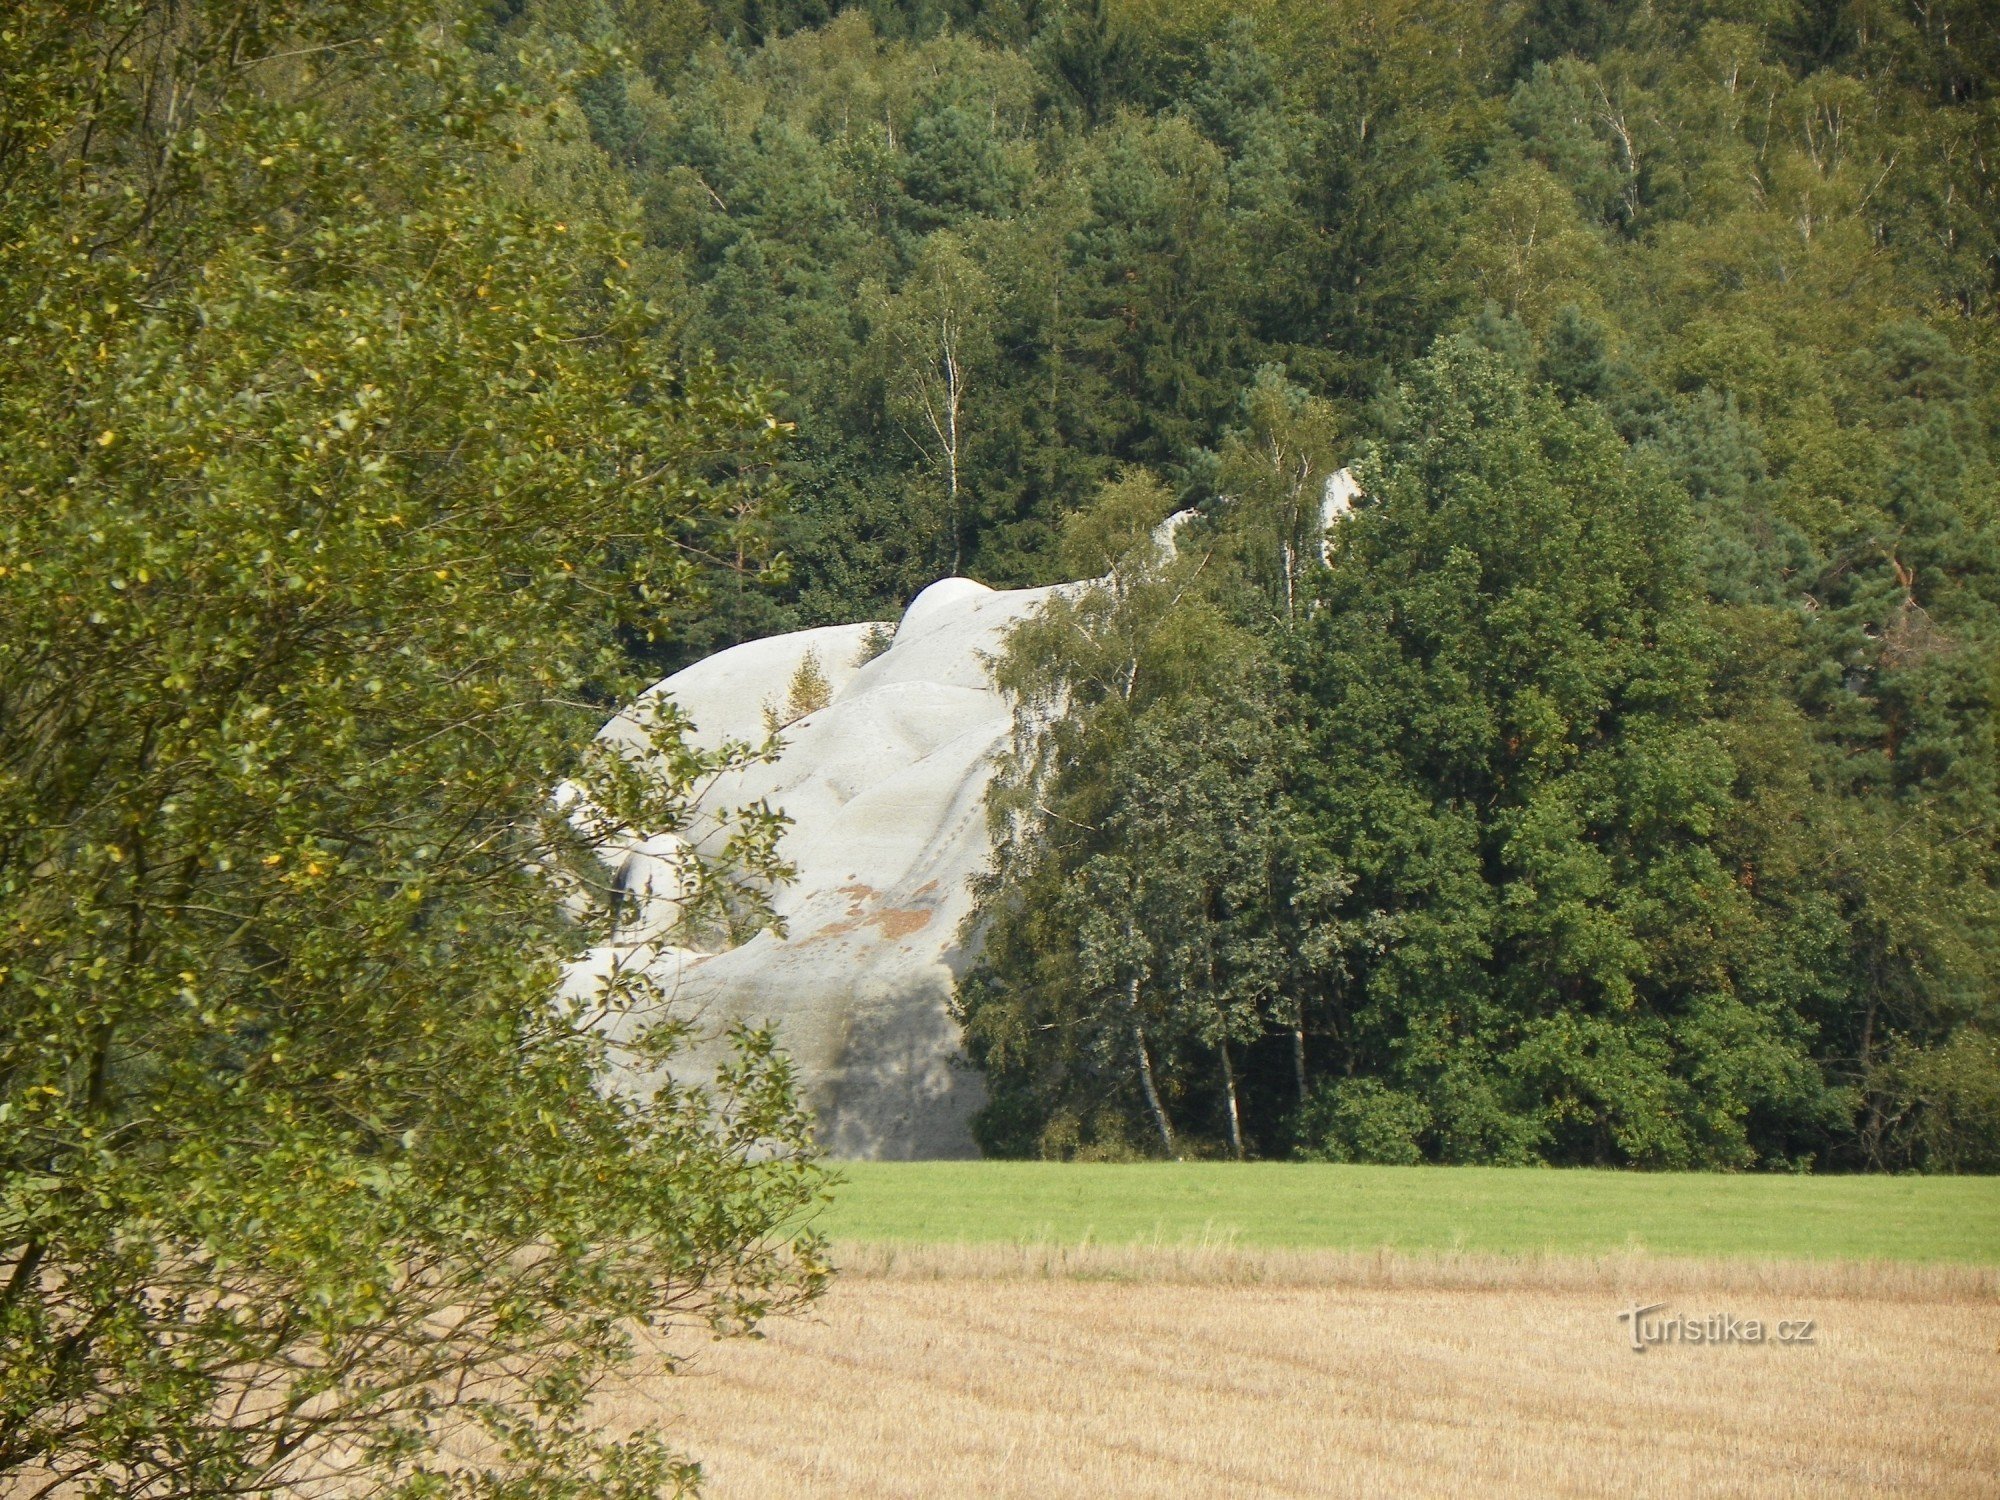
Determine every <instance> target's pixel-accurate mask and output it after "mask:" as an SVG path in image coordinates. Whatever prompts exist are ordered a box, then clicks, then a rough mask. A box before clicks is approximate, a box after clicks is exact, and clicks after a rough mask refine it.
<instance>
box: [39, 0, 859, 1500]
mask: <svg viewBox="0 0 2000 1500" xmlns="http://www.w3.org/2000/svg"><path fill="white" fill-rule="evenodd" d="M4 39H5V44H6V45H7V46H8V47H9V48H10V49H11V55H10V57H9V59H8V76H9V86H8V88H7V89H6V91H5V92H4V95H0V112H4V117H3V118H0V182H4V185H5V196H4V198H0V324H4V327H5V330H6V332H5V338H4V342H0V482H3V483H4V486H5V490H4V501H3V502H0V909H4V911H5V917H4V923H3V924H0V1153H4V1166H0V1183H4V1186H0V1328H4V1337H0V1350H4V1353H3V1354H0V1474H5V1475H6V1476H8V1480H9V1482H10V1483H14V1484H20V1485H26V1486H28V1487H29V1488H35V1487H39V1486H41V1485H44V1484H49V1483H54V1482H58V1481H60V1482H63V1483H67V1484H70V1485H73V1486H75V1487H76V1489H77V1492H78V1493H88V1494H103V1495H118V1494H130V1495H139V1494H146V1495H153V1494H222V1493H230V1494H236V1493H271V1492H274V1491H276V1490H280V1489H283V1488H284V1487H285V1486H287V1485H289V1484H292V1483H295V1482H297V1481H299V1479H300V1477H301V1476H302V1475H304V1474H306V1473H308V1472H312V1473H321V1474H323V1473H327V1472H330V1471H328V1470H327V1469H326V1468H325V1466H327V1465H333V1466H335V1468H336V1469H338V1470H339V1471H340V1472H342V1473H344V1474H345V1475H346V1480H345V1481H343V1482H351V1483H353V1484H355V1485H363V1486H366V1487H369V1488H371V1490H379V1491H380V1492H383V1493H396V1494H411V1495H414V1494H462V1495H468V1496H469V1495H497V1494H501V1493H505V1494H510V1495H549V1496H557V1495H576V1494H584V1493H588V1494H595V1495H618V1496H638V1495H651V1494H656V1493H660V1492H662V1491H665V1490H679V1489H681V1488H683V1487H685V1486H686V1485H687V1484H689V1483H691V1482H692V1480H693V1478H694V1470H693V1468H692V1467H691V1466H690V1465H688V1464H686V1463H684V1462H683V1461H681V1460H679V1459H677V1458H675V1457H674V1456H673V1455H672V1454H671V1452H670V1450H669V1449H667V1448H666V1447H664V1446H662V1445H661V1443H660V1442H659V1441H658V1439H657V1437H656V1436H654V1435H652V1434H648V1433H640V1434H638V1435H636V1436H634V1437H632V1438H630V1439H626V1438H623V1437H617V1436H606V1435H604V1434H602V1433H600V1432H598V1431H597V1430H596V1429H595V1428H594V1427H593V1426H592V1425H590V1424H589V1423H588V1422H587V1421H586V1420H585V1416H586V1409H587V1407H586V1403H587V1401H588V1398H589V1394H590V1392H591V1390H592V1388H593V1385H594V1383H595V1381H596V1380H597V1379H598V1378H599V1377H600V1376H601V1375H602V1374H603V1372H604V1371H605V1370H607V1369H608V1368H610V1367H611V1366H613V1365H614V1364H616V1363H617V1362H618V1361H619V1360H621V1359H623V1358H625V1357H627V1356H628V1355H629V1353H630V1349H631V1335H632V1330H633V1328H634V1327H635V1326H638V1325H652V1326H654V1327H657V1328H663V1329H664V1328H669V1327H673V1326H677V1325H685V1324H687V1323H689V1322H695V1323H706V1324H712V1325H713V1326H714V1327H716V1328H718V1329H722V1330H730V1329H739V1328H743V1327H747V1326H748V1325H750V1324H751V1323H754V1322H755V1321H756V1320H757V1319H758V1318H759V1317H761V1316H763V1315H764V1314H765V1313H767V1312H769V1311H773V1310H776V1309H779V1308H782V1307H784V1306H787V1305H790V1304H792V1303H793V1302H795V1301H796V1300H798V1299H799V1298H801V1297H803V1296H806V1295H809V1294H810V1293H811V1292H812V1290H813V1289H814V1288H815V1287H816V1286H817V1285H818V1283H819V1280H820V1278H821V1277H822V1275H823V1269H822V1267H821V1265H820V1262H819V1260H818V1256H817V1250H816V1242H815V1241H814V1239H813V1238H812V1237H811V1236H810V1235H809V1234H804V1233H802V1232H801V1230H800V1229H799V1227H798V1226H799V1224H800V1214H801V1211H802V1210H804V1209H805V1208H806V1207H807V1206H808V1205H810V1204H811V1203H812V1202H813V1201H814V1198H815V1195H816V1192H817V1188H816V1183H817V1177H816V1174H815V1169H814V1168H813V1166H812V1164H811V1153H810V1150H809V1147H808V1144H807V1142H808V1137H807V1126H806V1122H805V1119H804V1117H803V1116H802V1114H801V1112H800V1110H799V1107H798V1106H797V1104H796V1102H795V1100H794V1097H793V1093H792V1088H791V1081H790V1072H789V1065H788V1064H787V1063H786V1062H785V1061H784V1059H783V1058H782V1057H780V1056H779V1055H777V1054H776V1053H774V1052H773V1051H772V1049H771V1046H770V1043H769V1040H768V1039H767V1038H762V1037H758V1036H755V1035H748V1034H746V1035H744V1036H742V1037H740V1038H738V1045H737V1060H736V1062H735V1063H734V1064H733V1065H732V1066H731V1067H730V1068H729V1069H728V1070H726V1072H725V1073H724V1075H723V1077H722V1078H721V1079H720V1080H719V1081H718V1082H717V1084H716V1086H715V1088H714V1089H713V1090H712V1091H710V1090H703V1089H695V1088H691V1087H685V1086H682V1085H679V1084H671V1083H670V1084H667V1085H665V1086H664V1087H662V1088H661V1089H660V1091H659V1092H658V1093H657V1094H654V1095H652V1096H650V1097H647V1098H640V1097H637V1096H634V1095H631V1094H627V1093H624V1092H615V1091H607V1090H606V1089H604V1088H603V1087H602V1080H603V1076H604V1073H605V1070H606V1069H607V1068H608V1067H609V1066H611V1065H612V1064H613V1063H614V1062H615V1061H623V1062H625V1063H627V1064H629V1065H632V1066H638V1067H645V1068H649V1069H650V1068H654V1067H657V1066H659V1065H660V1064H661V1063H663V1062H664V1061H665V1060H666V1059H667V1058H668V1057H670V1056H671V1055H672V1054H673V1053H674V1052H675V1051H676V1050H677V1049H678V1048H679V1047H680V1046H681V1045H682V1043H683V1041H684V1040H685V1030H684V1027H683V1026H682V1025H681V1024H680V1023H678V1022H675V1021H673V1020H672V1019H670V1014H671V1013H670V1012H668V1011H665V1010H664V1009H662V1007H661V1002H662V1000H663V998H664V997H662V996H659V995H657V994H655V993H652V992H651V990H650V988H649V986H647V985H646V984H645V983H644V982H643V981H642V980H641V979H640V978H639V977H638V976H635V975H629V974H627V975H614V976H612V977H611V978H609V979H608V980H607V981H606V982H605V983H604V984H603V985H602V987H601V988H599V989H597V990H595V991H592V990H590V989H588V988H587V987H586V988H583V989H580V990H579V989H572V990H569V991H565V992H563V997H562V998H561V999H560V1000H559V1001H558V1000H557V998H556V996H557V987H558V980H559V978H560V966H561V964H562V962H563V961H564V960H565V959H567V958H569V957H571V956H573V955H574V954H576V953H577V952H578V951H579V950H580V949H581V948H582V947H583V946H584V945H586V944H587V943H588V942H589V941H591V938H592V934H594V933H600V932H602V931H603V930H604V925H605V923H606V922H607V921H608V920H609V914H608V913H606V912H604V911H602V910H600V909H593V908H591V907H590V906H589V905H588V903H586V902H583V897H582V892H581V891H577V892H573V893H571V894H572V897H573V904H576V903H582V904H577V905H576V909H575V910H574V911H573V912H566V911H565V908H564V901H563V897H564V893H565V887H564V883H563V881H562V880H561V879H560V878H559V877H558V875H557V872H558V871H559V870H560V869H561V868H562V867H564V865H565V864H569V863H575V862H577V861H579V860H582V859H584V858H585V857H586V856H587V852H588V847H589V845H590V844H591V843H592V842H593V841H594V840H596V839H599V838H602V837H604V836H606V835H607V834H608V833H610V832H612V831H614V830H615V829H616V828H617V827H619V826H621V825H625V824H629V823H633V822H638V823H642V824H643V825H644V826H645V827H647V828H664V827H673V826H677V824H678V823H680V822H681V821H682V820H683V819H684V818H685V817H686V815H687V813H688V811H689V808H690V805H691V800H692V798H693V796H694V795H695V794H696V788H697V786H698V784H699V783H700V782H701V781H702V780H703V779H704V778H705V777H706V776H708V775H709V774H711V773H712V772H713V770H714V769H716V768H717V767H718V766H720V765H722V764H724V763H727V762H729V761H731V760H737V759H740V758H741V757H742V756H743V755H744V754H746V753H747V752H746V751H745V750H744V749H742V748H741V747H734V748H730V749H725V750H724V751H721V752H719V753H717V754H714V755H706V754H698V753H696V752H694V751H692V750H690V749H688V748H687V747H685V746H684V745H683V744H682V743H681V741H680V737H679V736H680V729H681V728H682V727H684V726H682V725H681V724H680V722H679V721H678V720H676V719H674V718H673V717H672V716H667V718H666V719H665V720H664V721H663V727H662V730H661V732H660V734H659V735H658V737H657V742H656V743H655V745H654V746H653V751H654V759H655V761H656V763H657V766H658V767H659V769H660V770H661V771H662V773H663V775H662V778H661V780H660V781H659V782H658V783H652V782H649V781H648V780H647V779H646V778H645V777H642V776H640V775H639V774H637V769H636V767H635V766H633V765H631V764H628V763H625V762H623V761H621V760H619V759H618V758H617V757H615V756H609V755H605V754H601V753H595V754H593V753H580V751H579V747H581V746H585V745H587V744H588V743H589V739H590V733H591V730H592V729H593V727H594V721H595V720H596V719H597V718H598V717H599V716H600V715H601V709H600V708H598V707H596V706H594V705H599V704H602V703H604V702H607V701H609V700H610V699H611V698H612V697H613V696H614V695H617V694H621V693H624V692H627V691H629V690H630V689H631V687H632V686H633V684H632V683H631V681H630V673H629V669H628V666H627V660H626V657H625V654H624V653H623V651H622V650H621V649H620V646H619V641H618V634H617V633H618V631H619V630H621V629H623V630H625V631H627V632H631V633H635V634H643V633H645V632H647V631H656V630H658V629H660V628H661V627H662V625H663V624H664V623H665V621H666V620H667V619H669V618H670V617H671V616H672V615H674V614H675V613H677V612H680V611H684V610H686V609H687V608H688V607H689V605H690V604H692V603H693V602H694V601H695V600H697V599H698V597H699V592H700V589H701V587H702V584H703V574H704V572H705V571H706V566H707V565H706V564H705V563H704V562H703V561H702V559H705V558H707V557H710V556H713V555H715V554H717V553H718V552H721V551H724V550H726V547H727V541H726V538H727V537H728V536H729V535H730V532H731V528H732V527H733V526H734V525H735V524H736V523H737V521H738V519H739V517H740V515H741V513H742V511H743V510H744V509H745V508H746V507H748V506H753V505H755V504H757V503H759V496H760V492H761V487H762V484H763V478H762V476H763V475H764V474H765V473H766V472H767V470H768V465H769V463H770V461H771V459H772V457H773V456H774V453H775V450H776V447H777V444H778V440H779V439H780V437H781V436H782V430H781V428H780V426H779V424H778V423H777V422H776V419H775V418H774V417H772V416H771V415H769V413H768V411H767V408H766V404H765V402H764V401H763V399H762V397H761V396H760V395H759V394H758V393H757V392H756V391H754V390H750V389H746V388H744V387H743V386H741V385H740V384H738V383H737V382H735V381H734V380H732V379H729V378H726V377H724V376H723V375H721V374H720V373H718V372H717V371H715V370H714V369H712V368H708V367H703V366H700V365H687V364H684V363H681V362H678V361H674V360H670V359H668V358H666V357H664V355H663V353H662V351H661V349H660V347H659V344H658V342H657V340H656V338H655V337H654V336H653V335H654V330H655V328H656V326H657V313H656V312H655V310H653V309H652V308H650V307H649V306H648V305H647V303H646V300H645V298H644V296H643V293H642V291H641V289H640V288H639V286H637V285H636V284H635V277H634V276H633V275H630V274H628V265H627V262H628V260H629V259H630V258H631V256H632V254H633V244H632V240H631V239H630V237H629V236H628V235H627V234H625V233H624V232H623V230H622V228H621V226H620V225H619V224H617V223H616V222H613V221H607V220H605V219H603V218H601V217H598V216H596V215H595V214H593V213H592V212H591V210H590V209H589V208H588V206H587V205H582V204H575V205H569V206H566V207H564V208H563V209H562V210H560V211H557V210H555V209H553V208H552V207H551V206H550V205H549V203H548V202H547V200H546V199H545V198H544V197H542V196H541V195H540V193H539V192H538V190H537V188H536V187H535V184H534V176H535V171H536V170H537V169H538V168H539V167H540V166H543V165H556V166H559V165H560V164H561V162H562V161H563V160H564V159H565V152H566V151H568V150H569V148H568V147H567V146H566V144H565V132H566V129H567V127H566V126H565V125H564V123H563V122H564V120H565V119H566V118H568V117H569V115H570V111H571V106H570V105H569V104H567V103H566V102H564V95H563V94H562V92H561V82H562V80H560V79H555V78H544V79H542V80H541V81H540V84H539V88H540V90H541V92H540V94H539V99H540V102H532V101H531V100H530V98H529V96H528V94H527V93H526V92H525V91H524V88H523V86H522V85H521V84H520V83H519V82H515V81H510V80H511V79H513V78H514V76H515V74H514V71H513V70H510V69H502V68H499V67H497V66H495V65H493V64H492V63H491V62H490V61H482V60H481V59H480V58H479V57H478V56H476V55H475V54H472V53H469V52H468V51H467V50H466V49H465V48H464V47H463V46H462V44H461V42H460V40H459V39H458V36H457V33H456V28H455V27H454V25H453V24H452V18H451V16H450V15H449V14H448V13H445V12H437V13H432V12H429V11H423V10H411V9H407V8H404V7H400V6H391V5H387V4H382V5H377V4H373V3H353V4H348V3H340V0H327V3H318V0H300V3H297V4H289V5H281V6H272V5H255V6H251V5H237V4H234V3H229V0H216V3H213V4H201V5H195V6H171V7H169V6H158V5H152V4H148V3H140V0H132V3H123V0H120V3H98V0H78V3H76V4H73V5H62V6H54V5H52V6H47V7H41V8H39V9H37V10H35V11H32V12H28V13H23V14H22V15H20V16H18V17H16V18H14V19H11V20H10V21H9V22H8V23H7V30H6V31H5V33H4ZM17 78H18V79H20V80H21V81H22V86H21V87H19V88H16V87H15V86H14V82H15V80H16V79H17ZM565 779H567V780H568V781H569V782H570V784H571V786H572V787H573V788H575V789H577V790H579V791H580V792H582V793H583V794H584V795H585V796H586V797H588V798H589V800H590V802H591V803H592V804H593V805H594V807H595V808H596V810H597V811H598V813H599V814H600V816H599V817H597V818H596V819H595V820H593V821H592V822H591V823H590V825H589V826H588V828H587V829H585V828H583V827H580V826H579V824H578V823H576V822H572V821H571V820H570V819H569V818H567V817H565V816H563V814H562V813H561V811H560V810H559V809H558V808H557V807H556V806H555V805H553V804H552V803H551V801H550V793H551V791H552V789H554V788H555V787H556V786H557V785H558V784H559V783H560V782H562V781H564V780H565ZM778 827H779V823H778V820H777V819H775V817H773V816H772V815H770V814H769V813H768V811H767V810H763V809H748V810H746V811H745V813H744V815H743V816H742V818H741V819H740V821H739V824H738V828H737V834H736V837H735V839H734V841H733V843H732V845H731V847H730V848H729V849H728V850H727V851H725V852H724V853H723V854H722V855H721V856H720V857H718V858H717V859H715V860H713V861H710V862H707V863H706V864H704V865H703V866H702V867H700V868H699V869H697V870H694V871H692V872H691V874H692V876H693V878H694V880H695V893H696V899H695V902H694V905H693V908H692V909H691V910H692V911H693V912H694V913H695V914H696V915H705V916H710V917H712V916H715V915H717V914H720V913H725V912H727V913H735V914H739V915H740V916H741V917H742V918H743V919H744V920H747V921H748V922H749V923H751V924H752V925H755V924H756V922H757V921H758V920H760V918H759V912H760V910H761V907H760V902H761V900H762V892H763V891H765V890H766V889H768V882H769V881H770V880H771V879H772V878H775V877H777V876H778V875H780V874H782V867H781V866H780V865H779V863H778V861H777V859H776V856H775V839H776V836H777V832H778ZM579 918H580V920H579ZM613 1021H616V1022H619V1023H621V1024H620V1026H619V1028H618V1029H619V1035H620V1037H621V1041H620V1042H619V1044H618V1045H617V1046H616V1047H615V1048H614V1047H613V1046H612V1045H611V1043H610V1042H609V1041H608V1040H607V1038H606V1031H605V1027H606V1025H607V1024H608V1023H610V1022H613ZM466 1442H471V1443H473V1444H474V1445H475V1446H474V1447H473V1448H471V1449H466V1448H464V1447H462V1446H460V1447H459V1448H458V1449H457V1450H456V1451H460V1452H465V1451H475V1452H477V1453H478V1454H479V1455H480V1456H479V1457H478V1458H476V1459H473V1460H470V1461H461V1460H458V1459H452V1458H449V1457H447V1454H448V1453H449V1452H450V1451H453V1445H455V1444H458V1445H462V1444H464V1443H466Z"/></svg>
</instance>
